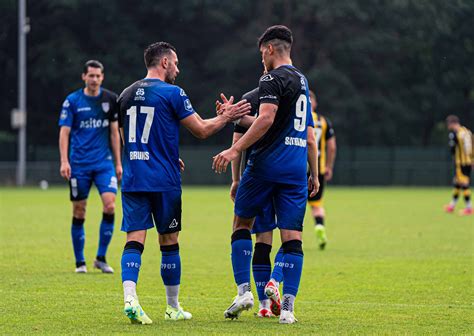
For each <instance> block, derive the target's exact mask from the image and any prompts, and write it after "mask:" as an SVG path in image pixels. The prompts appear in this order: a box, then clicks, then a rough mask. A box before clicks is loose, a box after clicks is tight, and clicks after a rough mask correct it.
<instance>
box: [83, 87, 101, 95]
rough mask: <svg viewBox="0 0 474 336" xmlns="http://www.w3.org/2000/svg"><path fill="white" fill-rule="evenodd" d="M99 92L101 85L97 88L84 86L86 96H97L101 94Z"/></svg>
mask: <svg viewBox="0 0 474 336" xmlns="http://www.w3.org/2000/svg"><path fill="white" fill-rule="evenodd" d="M99 92H100V86H98V87H97V89H96V90H94V89H91V88H89V87H87V86H86V87H85V88H84V94H85V95H86V96H91V97H97V96H98V95H99Z"/></svg>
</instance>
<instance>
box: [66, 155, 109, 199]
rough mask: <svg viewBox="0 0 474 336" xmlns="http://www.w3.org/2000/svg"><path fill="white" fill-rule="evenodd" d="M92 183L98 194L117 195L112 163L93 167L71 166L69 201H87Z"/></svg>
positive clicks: (107, 162)
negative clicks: (109, 193) (108, 193)
mask: <svg viewBox="0 0 474 336" xmlns="http://www.w3.org/2000/svg"><path fill="white" fill-rule="evenodd" d="M92 182H94V184H95V186H96V187H97V190H99V194H103V193H105V192H111V193H114V194H117V177H116V176H115V168H114V164H113V162H112V161H105V162H103V163H101V164H100V165H96V166H93V167H83V166H71V179H70V180H69V191H70V198H71V201H81V200H85V199H87V197H88V196H89V191H90V190H91V186H92Z"/></svg>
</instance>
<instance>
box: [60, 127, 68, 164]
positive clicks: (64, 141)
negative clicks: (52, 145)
mask: <svg viewBox="0 0 474 336" xmlns="http://www.w3.org/2000/svg"><path fill="white" fill-rule="evenodd" d="M59 155H60V158H61V162H69V132H67V131H66V130H64V129H61V130H60V131H59Z"/></svg>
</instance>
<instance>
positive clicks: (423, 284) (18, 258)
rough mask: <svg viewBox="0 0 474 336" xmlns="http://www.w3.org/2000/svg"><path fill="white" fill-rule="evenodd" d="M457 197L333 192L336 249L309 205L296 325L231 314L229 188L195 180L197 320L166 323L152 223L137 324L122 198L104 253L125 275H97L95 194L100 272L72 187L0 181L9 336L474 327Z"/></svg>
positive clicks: (442, 192)
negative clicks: (76, 225) (78, 221)
mask: <svg viewBox="0 0 474 336" xmlns="http://www.w3.org/2000/svg"><path fill="white" fill-rule="evenodd" d="M449 197H450V191H449V189H447V188H446V189H389V188H379V189H377V188H370V189H367V188H350V189H349V188H331V187H330V188H328V190H327V193H326V208H327V221H326V223H327V230H328V238H329V244H328V246H327V249H326V250H325V251H323V252H322V251H319V250H318V248H317V246H316V242H315V236H314V231H313V221H312V218H311V217H310V214H309V211H308V212H307V216H306V221H305V226H306V227H305V231H304V242H303V246H304V251H305V261H304V271H303V277H302V283H301V287H300V292H299V294H298V298H297V301H296V316H297V317H298V319H299V321H300V322H299V323H297V324H296V325H290V326H288V325H279V324H278V323H277V320H276V319H271V320H261V319H257V318H256V317H255V316H254V312H255V310H254V311H253V312H246V313H244V314H243V315H242V317H241V318H240V319H239V320H237V321H226V320H224V318H223V312H224V309H225V308H226V307H227V306H228V305H229V304H230V303H231V300H232V298H233V296H234V295H235V292H236V290H235V286H234V282H233V277H232V268H231V263H230V235H231V219H232V204H231V202H230V200H229V198H228V192H227V189H224V188H189V187H186V188H184V192H183V227H184V228H183V231H182V232H181V236H180V246H181V258H182V269H183V276H182V285H181V296H180V301H181V303H182V305H183V307H185V308H186V309H188V310H189V311H191V312H192V313H193V315H194V318H193V320H192V321H186V322H178V323H173V322H165V321H164V319H163V317H164V310H165V296H164V288H163V284H162V281H161V277H160V252H159V248H158V245H157V238H156V237H157V234H156V232H155V231H153V230H150V231H149V232H148V241H147V244H146V247H145V252H144V256H143V262H142V265H143V266H142V270H141V272H140V278H139V283H138V294H139V297H140V302H141V304H142V306H143V307H144V309H145V311H146V312H147V313H148V315H149V316H150V317H151V318H152V319H153V320H154V324H153V325H150V326H137V325H131V324H130V323H129V321H128V319H126V318H125V316H124V315H123V313H122V309H123V303H122V302H123V297H122V288H121V280H120V257H121V252H122V247H123V245H124V239H125V235H124V233H122V232H120V223H121V210H120V209H121V208H120V202H118V204H117V208H118V211H117V213H118V215H117V218H116V231H115V235H114V237H113V240H112V243H111V246H110V248H109V253H108V256H107V257H108V261H109V263H110V264H111V265H112V267H114V268H115V271H116V273H115V274H113V275H107V274H101V273H99V272H98V271H94V270H92V261H93V259H94V256H95V253H96V249H97V241H98V227H99V221H100V217H101V207H100V200H99V197H98V196H97V193H96V192H95V191H94V190H93V191H91V196H90V199H89V204H88V212H87V218H86V223H85V228H86V236H87V238H86V258H87V263H88V267H89V273H88V274H75V273H74V260H73V251H72V246H71V242H70V221H71V210H70V203H69V201H68V191H67V190H66V189H54V188H53V189H49V190H46V191H43V190H39V189H23V190H15V189H0V278H1V280H0V294H1V300H0V301H1V305H0V307H1V309H2V314H0V334H2V335H3V334H33V333H38V334H119V333H122V334H155V335H156V334H160V335H163V334H184V333H187V334H190V335H191V334H233V335H235V334H246V335H264V334H266V335H270V334H272V335H276V334H281V335H288V334H290V333H292V334H446V335H448V334H449V335H459V334H472V333H473V322H474V316H473V305H472V279H473V268H472V266H473V263H472V252H473V250H472V246H473V245H472V243H473V230H472V227H473V224H474V219H473V217H470V218H460V217H458V216H456V215H447V214H445V213H443V211H442V205H443V204H444V203H445V202H446V201H447V200H448V199H449ZM275 242H276V244H275V246H279V237H277V238H276V240H275ZM276 250H277V248H274V251H273V253H272V254H274V253H275V252H276ZM253 292H254V295H255V297H256V293H255V287H253Z"/></svg>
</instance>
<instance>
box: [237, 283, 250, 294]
mask: <svg viewBox="0 0 474 336" xmlns="http://www.w3.org/2000/svg"><path fill="white" fill-rule="evenodd" d="M246 292H250V284H249V283H248V282H244V283H243V284H240V285H238V286H237V294H239V296H240V295H244V294H245V293H246Z"/></svg>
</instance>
